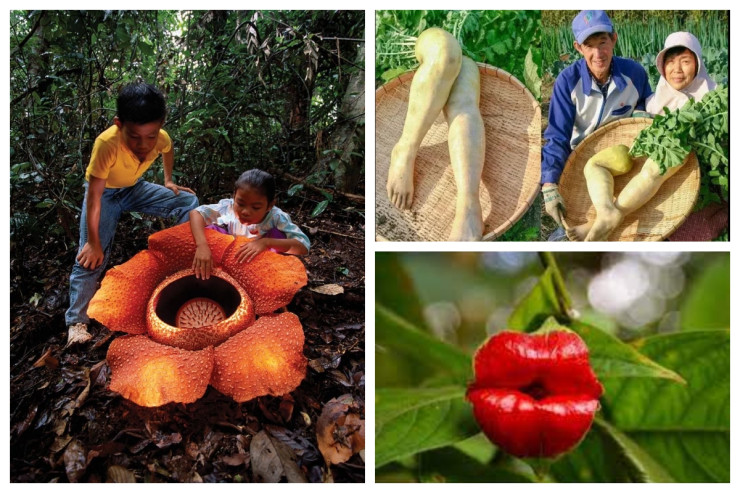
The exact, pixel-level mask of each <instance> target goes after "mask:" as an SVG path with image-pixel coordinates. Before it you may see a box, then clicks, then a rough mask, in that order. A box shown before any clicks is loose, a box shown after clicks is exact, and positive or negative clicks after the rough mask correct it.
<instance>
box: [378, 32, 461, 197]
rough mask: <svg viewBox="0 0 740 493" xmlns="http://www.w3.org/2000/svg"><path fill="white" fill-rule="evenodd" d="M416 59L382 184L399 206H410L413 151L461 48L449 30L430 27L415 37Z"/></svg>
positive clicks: (441, 101)
mask: <svg viewBox="0 0 740 493" xmlns="http://www.w3.org/2000/svg"><path fill="white" fill-rule="evenodd" d="M416 59H417V60H419V63H421V66H420V67H419V70H417V71H416V74H414V79H413V80H412V82H411V88H410V91H409V106H408V112H407V113H406V121H405V122H404V125H403V132H402V133H401V139H400V140H399V141H398V143H397V144H396V145H395V147H393V151H392V152H391V165H390V168H389V170H388V183H387V185H386V190H387V192H388V199H389V200H390V202H391V203H392V204H393V205H395V206H396V207H398V208H399V209H409V208H411V202H412V201H413V198H414V161H416V153H417V152H418V150H419V146H420V145H421V141H422V140H423V139H424V136H425V135H426V133H427V132H428V131H429V128H430V127H431V126H432V123H434V120H435V119H436V118H437V115H438V114H439V112H440V111H441V110H442V107H443V106H444V105H445V102H446V101H447V97H448V96H449V94H450V88H451V87H452V84H453V83H454V82H455V78H456V77H457V74H458V73H459V72H460V64H461V62H462V50H461V49H460V45H459V44H458V42H457V40H456V39H455V38H454V37H453V36H452V35H451V34H450V33H448V32H447V31H445V30H443V29H439V28H431V29H427V30H426V31H424V32H423V33H421V35H419V38H418V39H417V40H416Z"/></svg>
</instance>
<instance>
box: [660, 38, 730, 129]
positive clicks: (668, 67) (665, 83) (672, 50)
mask: <svg viewBox="0 0 740 493" xmlns="http://www.w3.org/2000/svg"><path fill="white" fill-rule="evenodd" d="M655 65H656V66H657V67H658V71H659V72H660V81H659V82H658V86H657V87H656V88H655V94H653V95H652V96H651V97H650V98H649V99H648V101H647V107H646V110H647V112H648V113H650V114H652V115H660V114H663V108H668V109H669V110H671V111H673V110H675V109H678V108H681V107H682V106H683V105H684V104H686V103H687V102H688V100H689V98H694V100H695V101H699V100H701V98H702V97H704V95H705V94H706V93H708V92H709V91H711V90H713V89H714V88H715V87H716V86H717V84H716V83H715V82H714V81H713V80H712V79H711V78H710V77H709V75H708V74H707V69H706V68H705V67H704V64H703V63H702V59H701V44H699V40H698V39H696V36H694V35H693V34H691V33H688V32H675V33H672V34H670V35H669V36H668V37H667V38H666V40H665V47H664V48H663V51H661V52H660V53H658V56H657V57H656V58H655Z"/></svg>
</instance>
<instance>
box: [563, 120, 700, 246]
mask: <svg viewBox="0 0 740 493" xmlns="http://www.w3.org/2000/svg"><path fill="white" fill-rule="evenodd" d="M652 121H653V120H652V119H651V118H624V119H621V120H617V121H615V122H612V123H609V124H608V125H604V126H603V127H601V128H599V129H597V130H596V131H595V132H594V133H592V134H591V135H589V136H588V137H586V138H585V139H583V141H581V143H580V144H578V146H576V148H575V149H574V150H573V152H572V153H571V154H570V156H569V157H568V161H566V163H565V168H564V170H563V174H562V176H561V177H560V194H561V195H562V196H563V201H564V202H565V209H566V211H567V216H566V221H567V223H568V225H569V226H577V225H579V224H583V223H585V222H586V221H588V220H590V219H591V218H593V217H595V216H596V211H595V209H594V207H593V203H592V202H591V197H590V196H589V195H588V189H587V188H586V178H585V177H584V176H583V167H584V166H585V165H586V162H587V161H588V160H589V159H590V158H591V156H593V155H594V154H596V153H597V152H599V151H600V150H602V149H604V148H607V147H610V146H613V145H617V144H624V145H626V146H628V147H631V146H632V142H633V141H634V140H635V138H636V137H637V134H639V133H640V131H641V130H642V129H643V128H645V127H648V126H649V125H650V124H651V123H652ZM645 160H646V157H641V158H637V159H633V162H634V166H633V168H632V171H630V172H629V173H627V174H624V175H622V176H617V177H615V178H614V195H615V196H617V195H618V194H619V192H620V191H621V190H622V188H624V186H625V185H626V184H627V182H629V180H630V179H631V178H632V177H633V176H635V175H637V174H638V173H639V172H640V170H641V169H642V165H643V164H644V163H645ZM699 179H700V177H699V162H698V161H697V159H696V156H695V155H694V153H693V152H692V153H691V154H689V157H688V161H687V162H686V164H684V165H683V167H682V168H681V169H680V170H678V171H677V172H676V174H675V175H673V176H672V177H671V178H669V179H668V180H667V181H666V182H665V183H664V184H663V186H661V187H660V189H659V190H658V192H657V193H656V194H655V196H654V197H653V198H652V199H650V201H649V202H647V203H646V204H645V205H643V206H642V207H640V209H638V210H637V211H635V212H634V213H632V214H630V215H629V216H627V217H625V218H624V222H623V223H622V224H621V225H620V226H619V227H617V229H615V230H614V232H613V233H612V234H611V236H609V240H610V241H660V240H663V239H665V238H666V237H668V236H670V234H671V233H673V232H674V231H675V230H676V229H677V228H678V227H679V226H680V225H681V223H682V222H684V220H686V218H687V217H688V215H689V214H690V213H691V211H692V210H693V208H694V204H696V199H697V197H698V196H699Z"/></svg>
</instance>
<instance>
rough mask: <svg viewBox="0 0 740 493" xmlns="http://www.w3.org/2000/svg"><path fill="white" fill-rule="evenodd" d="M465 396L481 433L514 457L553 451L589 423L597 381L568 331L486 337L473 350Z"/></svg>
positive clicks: (582, 347) (574, 440)
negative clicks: (470, 380) (471, 379)
mask: <svg viewBox="0 0 740 493" xmlns="http://www.w3.org/2000/svg"><path fill="white" fill-rule="evenodd" d="M474 365H475V368H474V369H475V381H474V382H473V383H472V384H471V385H470V387H469V388H468V394H467V398H468V400H469V401H470V402H471V403H472V404H473V413H474V415H475V419H476V420H477V421H478V424H479V425H480V426H481V428H482V429H483V432H484V433H485V434H486V436H487V437H488V438H489V439H490V440H491V441H492V442H493V443H495V444H496V445H498V446H499V447H500V448H502V449H503V450H505V451H506V452H508V453H510V454H512V455H516V456H518V457H553V456H556V455H559V454H562V453H563V452H567V451H568V450H570V449H572V448H573V447H574V446H575V445H576V444H578V443H579V442H580V441H581V440H582V439H583V437H584V435H585V434H586V432H587V431H588V429H589V428H590V427H591V423H592V421H593V418H594V414H595V413H596V410H597V409H598V407H599V397H601V394H602V393H603V387H602V386H601V384H600V383H599V381H598V380H597V379H596V375H595V374H594V372H593V370H592V369H591V366H590V365H589V361H588V348H587V347H586V344H584V342H583V340H582V339H581V338H580V337H579V336H578V335H577V334H575V333H574V332H570V331H565V330H563V331H559V330H555V331H548V332H546V333H543V334H523V333H519V332H511V331H505V332H501V333H499V334H496V335H495V336H493V337H491V338H490V339H488V341H486V342H485V343H484V344H483V346H481V347H480V348H479V349H478V352H477V353H476V355H475V363H474Z"/></svg>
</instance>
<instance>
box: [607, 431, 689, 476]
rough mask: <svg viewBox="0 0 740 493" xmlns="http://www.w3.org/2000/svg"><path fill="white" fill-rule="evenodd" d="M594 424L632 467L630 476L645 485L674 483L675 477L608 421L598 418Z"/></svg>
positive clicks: (629, 472)
mask: <svg viewBox="0 0 740 493" xmlns="http://www.w3.org/2000/svg"><path fill="white" fill-rule="evenodd" d="M594 423H595V424H596V425H597V427H598V428H599V429H600V430H602V432H603V433H604V434H605V435H606V436H607V437H608V439H609V440H610V441H611V442H612V443H613V444H614V445H615V446H616V449H617V450H618V451H619V453H620V455H621V457H622V459H623V461H624V462H626V463H627V464H628V465H629V466H630V468H629V469H630V471H628V474H630V475H631V476H632V479H636V480H638V481H640V482H643V483H673V482H675V480H674V479H673V477H672V476H671V475H670V474H669V473H668V472H667V471H666V470H665V469H664V468H663V467H662V466H661V465H660V463H659V462H658V461H657V460H656V459H655V458H654V457H653V456H651V455H650V454H649V453H647V452H646V451H645V450H643V448H642V447H640V446H639V445H638V444H637V443H636V442H634V441H633V440H631V439H630V438H629V437H628V436H627V435H625V434H624V433H622V432H621V431H619V430H618V429H617V428H615V427H613V426H611V425H610V424H609V423H607V422H606V421H604V420H602V419H599V418H596V420H595V421H594Z"/></svg>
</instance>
